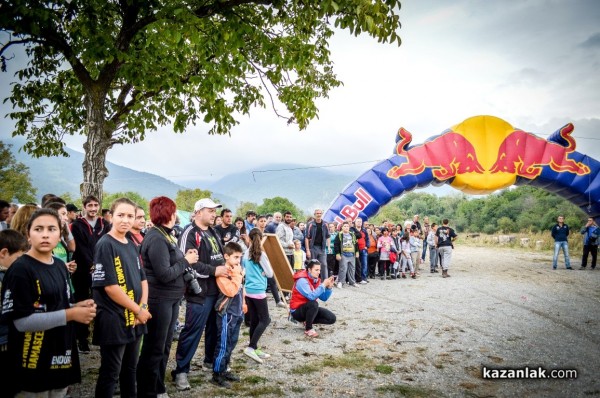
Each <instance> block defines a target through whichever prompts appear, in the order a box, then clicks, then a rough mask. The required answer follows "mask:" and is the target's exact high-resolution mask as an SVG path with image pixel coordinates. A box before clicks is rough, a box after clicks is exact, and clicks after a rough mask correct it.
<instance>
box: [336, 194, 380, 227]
mask: <svg viewBox="0 0 600 398" xmlns="http://www.w3.org/2000/svg"><path fill="white" fill-rule="evenodd" d="M354 196H355V197H356V201H355V202H354V203H353V204H352V205H346V206H344V207H343V208H342V210H341V211H340V214H341V215H342V216H344V217H349V218H350V219H352V220H353V221H354V220H356V218H357V217H358V214H359V213H360V212H361V211H363V210H364V209H365V208H366V207H367V206H368V205H369V203H371V202H372V201H373V197H372V196H371V195H370V194H369V193H368V192H367V191H365V190H364V189H363V188H358V189H357V190H356V191H355V192H354ZM335 221H336V222H338V223H341V222H343V221H345V220H344V219H342V218H340V217H337V216H336V217H335Z"/></svg>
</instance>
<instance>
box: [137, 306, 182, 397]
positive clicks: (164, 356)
mask: <svg viewBox="0 0 600 398" xmlns="http://www.w3.org/2000/svg"><path fill="white" fill-rule="evenodd" d="M180 302H181V299H160V300H159V299H150V300H148V306H149V307H150V312H151V314H152V318H151V319H150V320H149V321H148V323H147V326H148V334H146V335H145V336H144V342H143V343H142V353H141V354H140V361H139V365H138V368H137V381H138V383H137V385H138V397H156V395H157V394H163V393H165V392H167V389H166V387H165V372H166V370H167V361H168V360H169V354H170V353H171V345H172V343H173V331H174V327H175V322H176V321H177V316H178V315H179V304H180Z"/></svg>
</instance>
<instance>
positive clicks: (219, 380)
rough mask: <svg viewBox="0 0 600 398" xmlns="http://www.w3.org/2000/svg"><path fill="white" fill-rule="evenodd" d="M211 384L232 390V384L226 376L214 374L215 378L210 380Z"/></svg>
mask: <svg viewBox="0 0 600 398" xmlns="http://www.w3.org/2000/svg"><path fill="white" fill-rule="evenodd" d="M210 382H211V383H213V384H215V385H217V386H219V387H223V388H231V383H230V382H228V381H227V379H226V378H225V376H224V375H222V374H218V373H213V377H212V379H211V380H210Z"/></svg>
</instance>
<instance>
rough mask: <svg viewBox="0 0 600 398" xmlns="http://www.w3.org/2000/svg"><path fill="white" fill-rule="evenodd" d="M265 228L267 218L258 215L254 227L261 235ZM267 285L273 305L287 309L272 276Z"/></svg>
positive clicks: (268, 278)
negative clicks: (273, 301)
mask: <svg viewBox="0 0 600 398" xmlns="http://www.w3.org/2000/svg"><path fill="white" fill-rule="evenodd" d="M266 226H267V216H265V215H260V216H258V218H257V219H256V227H255V228H258V230H259V231H260V232H261V233H262V234H263V236H264V234H265V232H266V231H265V228H266ZM267 284H268V285H269V290H270V291H271V294H272V295H273V299H274V300H275V305H276V306H277V307H279V308H286V309H287V308H288V305H287V304H286V303H284V302H283V300H282V299H281V296H280V295H279V286H277V281H276V280H275V277H274V276H270V277H267Z"/></svg>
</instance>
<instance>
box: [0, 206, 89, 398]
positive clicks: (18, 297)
mask: <svg viewBox="0 0 600 398" xmlns="http://www.w3.org/2000/svg"><path fill="white" fill-rule="evenodd" d="M60 224H61V221H60V219H59V217H58V215H57V214H56V211H54V210H52V209H39V210H37V211H36V212H35V213H33V215H32V216H31V219H30V220H29V224H28V227H27V238H28V239H29V243H30V246H31V248H30V249H29V250H28V251H27V253H26V254H24V255H22V256H21V257H19V258H18V259H17V260H15V261H14V262H13V263H12V265H11V267H10V268H9V269H8V271H7V272H6V276H5V277H4V280H3V283H2V293H1V297H2V317H3V318H4V319H5V320H6V321H8V327H9V334H8V342H9V344H8V356H9V358H10V360H9V362H8V363H7V364H3V365H6V366H10V367H11V373H12V374H11V375H10V376H8V375H7V374H2V395H3V396H4V394H7V393H8V391H10V390H11V389H12V390H13V391H15V390H16V391H20V392H21V393H19V394H17V396H18V397H64V396H65V395H66V394H67V388H68V386H69V385H71V384H74V383H79V382H80V381H81V371H80V367H79V355H78V352H77V348H76V345H75V336H74V330H73V322H72V321H74V322H81V323H85V324H89V323H90V322H91V321H92V319H94V317H95V316H96V305H95V304H94V301H93V300H84V301H83V302H78V303H76V304H73V303H72V301H71V297H72V296H71V288H70V285H69V283H68V280H69V275H68V273H67V268H66V266H65V264H64V263H63V262H62V261H61V260H60V259H58V258H56V257H54V256H53V255H52V249H53V248H54V247H56V245H57V244H58V242H59V240H60V231H61V229H60ZM4 236H6V235H4ZM15 238H16V239H17V240H18V239H19V238H18V237H15ZM2 250H4V248H3V249H2ZM55 361H57V362H58V361H60V362H58V363H60V364H61V366H56V365H55ZM7 377H10V378H9V379H7ZM7 384H8V387H7V386H6V385H7ZM11 385H12V386H11ZM9 396H12V395H9Z"/></svg>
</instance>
